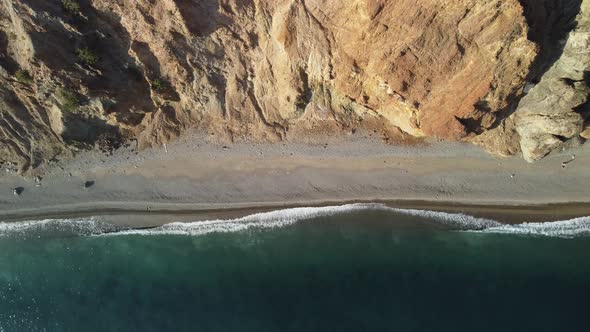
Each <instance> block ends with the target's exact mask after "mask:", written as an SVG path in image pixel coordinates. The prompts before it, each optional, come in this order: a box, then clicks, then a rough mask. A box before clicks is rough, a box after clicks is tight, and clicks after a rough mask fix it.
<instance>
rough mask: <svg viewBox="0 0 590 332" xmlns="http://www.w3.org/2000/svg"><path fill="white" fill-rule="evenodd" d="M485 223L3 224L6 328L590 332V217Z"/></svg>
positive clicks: (437, 219)
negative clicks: (145, 227) (122, 228)
mask: <svg viewBox="0 0 590 332" xmlns="http://www.w3.org/2000/svg"><path fill="white" fill-rule="evenodd" d="M320 209H321V208H320ZM306 211H307V212H306ZM309 211H315V212H313V213H309ZM318 211H320V212H319V213H318ZM453 218H455V219H457V220H459V221H458V222H455V223H449V222H448V221H449V220H451V219H453ZM68 222H69V224H68ZM478 222H480V224H478ZM481 223H483V224H481ZM486 223H491V221H483V222H482V221H481V220H480V221H478V220H476V219H475V218H472V219H469V218H466V217H465V216H458V217H453V216H450V215H437V214H432V215H429V214H428V213H425V214H423V215H420V214H419V213H400V212H399V211H394V210H387V209H379V208H374V207H370V206H369V207H359V206H357V208H348V209H346V208H344V209H341V210H338V209H336V208H332V210H318V209H315V210H314V209H308V210H305V209H300V210H296V211H294V212H293V213H291V214H289V215H288V216H287V217H285V215H284V214H280V213H278V214H277V213H266V214H261V215H256V216H251V217H247V218H242V219H241V220H235V221H233V222H230V223H224V222H221V221H217V222H211V223H209V224H207V223H199V224H195V225H188V226H181V225H173V226H169V227H167V228H166V227H164V228H160V229H156V230H151V231H137V232H133V231H132V232H116V233H110V234H102V235H101V233H103V232H112V231H116V229H115V228H114V227H109V226H107V225H104V224H101V223H98V222H96V221H44V222H42V223H31V224H28V223H19V224H11V225H8V224H0V226H2V227H0V331H256V332H262V331H297V332H300V331H470V332H473V331H478V332H482V331H535V332H538V331H568V332H570V331H590V323H589V322H588V318H589V317H590V316H589V312H590V311H589V308H590V304H589V301H590V236H589V235H588V234H589V232H588V229H590V226H589V225H590V220H589V218H580V219H577V220H574V221H568V222H562V223H552V224H546V225H544V226H542V228H540V227H541V226H539V225H537V226H535V225H530V226H523V227H519V228H517V227H503V226H499V227H498V226H497V225H496V226H494V225H488V224H486ZM471 224H472V225H471ZM470 225H471V226H470Z"/></svg>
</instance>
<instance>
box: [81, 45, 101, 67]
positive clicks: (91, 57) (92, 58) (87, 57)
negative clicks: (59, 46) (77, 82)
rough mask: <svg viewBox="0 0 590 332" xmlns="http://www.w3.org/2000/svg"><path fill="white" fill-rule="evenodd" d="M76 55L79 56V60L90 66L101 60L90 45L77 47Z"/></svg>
mask: <svg viewBox="0 0 590 332" xmlns="http://www.w3.org/2000/svg"><path fill="white" fill-rule="evenodd" d="M76 55H77V56H78V60H80V61H81V62H82V63H84V64H87V65H89V66H94V65H95V64H97V63H98V60H99V57H98V55H96V53H94V52H93V51H92V50H90V49H89V48H88V47H84V48H79V49H77V50H76Z"/></svg>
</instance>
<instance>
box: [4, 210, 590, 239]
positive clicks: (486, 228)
mask: <svg viewBox="0 0 590 332" xmlns="http://www.w3.org/2000/svg"><path fill="white" fill-rule="evenodd" d="M371 210H372V211H381V212H386V213H391V214H392V215H396V214H397V215H399V214H403V215H409V216H415V217H419V218H425V219H427V220H428V221H429V222H432V223H438V224H441V225H444V226H445V227H448V228H449V229H452V230H461V231H477V232H484V233H502V234H523V235H539V236H556V237H573V236H584V235H590V217H582V218H577V219H572V220H566V221H556V222H545V223H524V224H517V225H506V224H502V223H500V222H498V221H495V220H491V219H485V218H477V217H473V216H469V215H465V214H457V213H445V212H436V211H429V210H415V209H398V208H392V207H388V206H386V205H384V204H347V205H342V206H325V207H302V208H291V209H284V210H277V211H271V212H264V213H256V214H252V215H248V216H245V217H241V218H236V219H229V220H207V221H198V222H192V223H177V222H175V223H169V224H165V225H163V226H160V227H156V228H151V229H133V230H125V229H121V228H119V227H116V226H113V225H110V224H107V223H104V222H101V221H100V220H99V219H97V218H80V219H47V220H42V221H26V222H16V223H0V237H7V236H8V237H18V238H32V237H39V236H42V235H44V236H47V234H48V233H49V234H54V235H56V236H75V235H82V236H90V235H109V236H113V235H115V236H116V235H189V236H197V235H204V234H210V233H228V232H239V231H246V230H251V229H272V228H280V227H285V226H289V225H292V224H295V223H297V222H300V221H305V220H310V219H315V218H320V217H328V216H335V215H340V214H348V213H351V212H355V211H371Z"/></svg>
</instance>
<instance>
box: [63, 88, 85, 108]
mask: <svg viewBox="0 0 590 332" xmlns="http://www.w3.org/2000/svg"><path fill="white" fill-rule="evenodd" d="M59 101H60V103H61V107H62V109H63V110H64V111H67V112H75V111H76V110H77V109H78V106H79V105H80V99H79V98H78V94H76V92H74V91H72V90H70V89H66V88H63V89H61V90H60V91H59Z"/></svg>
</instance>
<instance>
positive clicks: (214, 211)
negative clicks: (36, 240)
mask: <svg viewBox="0 0 590 332" xmlns="http://www.w3.org/2000/svg"><path fill="white" fill-rule="evenodd" d="M349 204H379V205H385V206H387V207H392V208H397V209H407V210H425V211H437V212H446V213H451V214H466V215H470V216H474V217H478V218H486V219H492V220H496V221H499V222H502V223H506V224H519V223H524V222H553V221H559V220H568V219H574V218H578V217H585V216H590V203H587V202H571V203H557V204H534V205H532V204H514V205H506V204H481V203H478V204H473V203H466V202H433V201H415V200H397V201H392V200H387V201H375V200H346V201H322V202H318V201H309V202H291V203H278V202H277V203H265V204H263V203H258V204H218V205H199V204H188V203H184V204H183V203H148V202H143V203H125V202H118V203H115V202H111V203H104V202H103V203H94V204H78V205H69V206H68V205H64V206H59V207H47V208H45V209H42V210H37V211H32V210H28V211H27V210H21V211H10V212H0V222H23V221H40V220H46V219H77V218H90V217H99V218H100V219H101V220H103V221H106V222H109V223H111V224H113V225H117V226H126V227H131V228H150V227H157V226H161V225H164V224H167V223H171V222H197V221H205V220H214V219H234V218H240V217H244V216H247V215H252V214H256V213H264V212H270V211H276V210H284V209H292V208H316V207H326V206H342V205H349ZM145 205H149V206H150V207H151V209H150V210H149V211H146V210H145V209H143V206H145Z"/></svg>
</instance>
